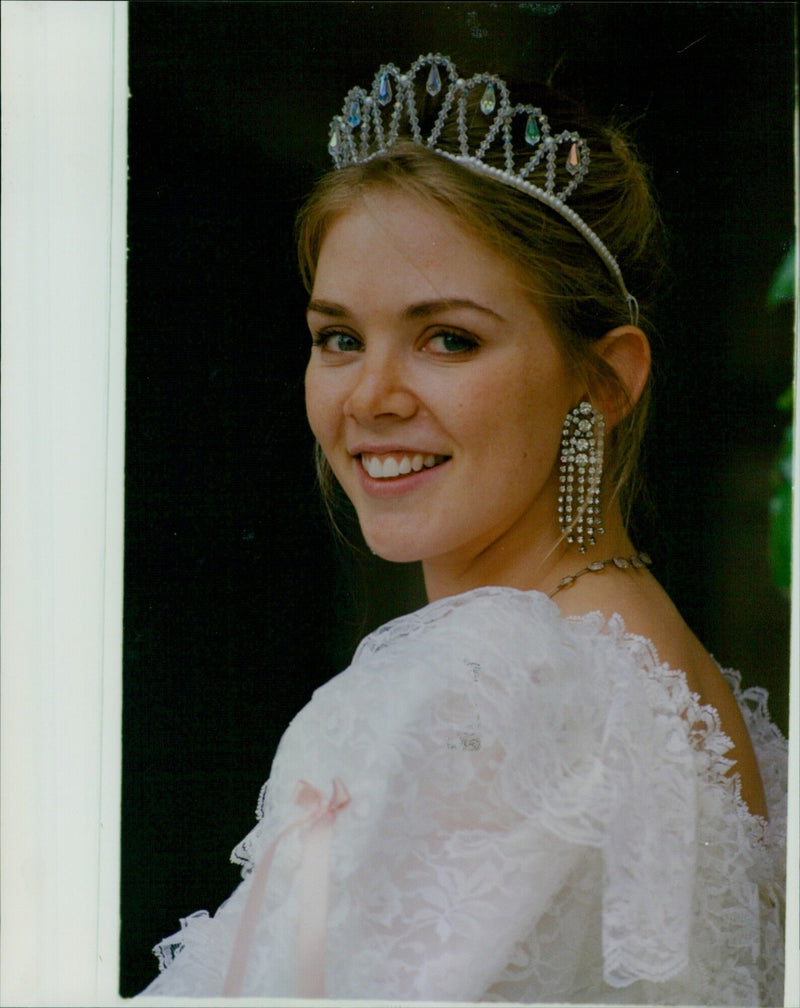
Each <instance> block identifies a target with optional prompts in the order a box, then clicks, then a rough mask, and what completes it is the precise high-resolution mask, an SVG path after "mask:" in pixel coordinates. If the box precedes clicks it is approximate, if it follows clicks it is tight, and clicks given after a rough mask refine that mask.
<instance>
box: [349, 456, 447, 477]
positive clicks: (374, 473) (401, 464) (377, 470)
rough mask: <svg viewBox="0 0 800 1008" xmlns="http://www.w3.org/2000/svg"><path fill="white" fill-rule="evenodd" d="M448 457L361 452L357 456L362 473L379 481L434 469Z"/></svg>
mask: <svg viewBox="0 0 800 1008" xmlns="http://www.w3.org/2000/svg"><path fill="white" fill-rule="evenodd" d="M448 457H449V456H447V455H433V454H430V453H426V454H423V453H422V452H388V453H386V454H380V455H378V454H374V453H371V452H362V453H361V454H360V456H359V458H360V461H361V465H362V466H363V468H364V471H365V472H366V473H367V474H368V475H369V476H370V477H371V478H372V479H379V480H383V479H397V478H398V477H400V476H409V475H411V474H412V473H418V472H422V470H423V469H434V468H436V466H439V465H441V464H442V463H443V462H446V461H447V459H448Z"/></svg>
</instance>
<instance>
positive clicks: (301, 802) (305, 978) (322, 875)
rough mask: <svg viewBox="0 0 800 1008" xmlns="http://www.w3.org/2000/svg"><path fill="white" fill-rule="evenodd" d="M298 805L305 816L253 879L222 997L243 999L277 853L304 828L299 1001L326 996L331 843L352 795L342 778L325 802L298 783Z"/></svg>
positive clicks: (271, 849)
mask: <svg viewBox="0 0 800 1008" xmlns="http://www.w3.org/2000/svg"><path fill="white" fill-rule="evenodd" d="M294 804H295V805H298V806H299V807H300V808H302V809H305V810H306V812H305V815H302V816H301V817H300V818H299V819H296V820H295V821H294V822H292V823H289V825H288V826H286V827H285V828H284V829H282V830H281V832H280V833H279V834H278V835H277V836H276V837H275V839H274V840H273V841H272V843H271V844H270V846H269V847H268V848H267V850H266V852H265V854H264V856H263V857H262V859H261V861H260V862H259V864H258V867H257V868H256V870H255V872H254V873H253V884H252V886H251V888H250V892H249V893H248V896H247V902H246V903H245V906H244V910H243V911H242V917H241V920H240V921H239V927H238V930H237V932H236V938H235V940H234V943H233V950H232V952H231V960H230V964H229V966H228V973H227V976H226V977H225V983H224V985H223V988H222V994H223V996H224V997H236V996H238V995H239V994H240V993H241V990H242V982H243V980H244V971H245V967H246V966H247V960H248V957H249V955H250V948H251V946H252V944H253V938H254V937H255V926H256V921H257V919H258V913H259V910H260V909H261V903H262V901H263V898H264V890H265V889H266V886H267V879H268V878H269V872H270V868H271V867H272V861H273V858H274V857H275V851H276V850H277V849H278V845H279V844H280V842H281V840H283V838H284V837H285V836H287V835H288V834H289V833H291V832H292V831H294V830H296V829H300V828H302V827H306V832H305V837H304V839H303V855H302V860H301V864H300V872H301V889H300V913H299V917H298V936H297V969H298V996H299V997H303V998H307V997H324V996H325V935H326V931H327V920H328V889H329V880H330V852H331V840H332V837H333V825H334V823H335V822H336V817H337V815H338V814H339V812H340V811H341V810H342V809H343V808H345V807H346V806H347V805H349V804H350V795H349V794H348V793H347V788H346V787H345V786H344V784H342V782H341V781H340V780H338V778H337V779H336V780H334V781H333V789H332V792H331V797H330V799H328V800H327V801H326V800H325V797H324V795H323V794H322V792H321V791H320V790H319V789H318V788H315V787H314V786H313V785H311V784H308V783H307V782H306V781H299V782H298V784H297V787H296V789H295V793H294Z"/></svg>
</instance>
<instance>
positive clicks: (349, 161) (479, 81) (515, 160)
mask: <svg viewBox="0 0 800 1008" xmlns="http://www.w3.org/2000/svg"><path fill="white" fill-rule="evenodd" d="M426 71H427V78H426V80H425V91H426V92H427V93H428V94H429V95H430V96H431V98H437V97H439V98H440V105H439V111H438V114H437V115H436V117H435V120H434V122H433V126H432V128H431V130H430V133H429V134H428V135H427V136H424V135H423V132H422V128H421V125H420V121H419V116H418V115H417V104H416V93H415V87H416V84H417V81H418V80H421V78H422V76H423V75H424V74H425V72H426ZM443 75H444V76H446V81H443V80H442V77H443ZM475 88H480V89H482V94H481V99H480V104H479V107H480V110H481V112H482V113H483V114H484V116H486V124H487V129H486V134H485V136H484V137H483V140H482V141H481V142H480V144H479V145H478V146H477V147H474V148H473V149H470V146H469V141H468V137H467V100H468V98H469V95H470V92H472V91H473V90H474V89H475ZM404 111H405V113H406V117H407V123H408V129H409V130H410V132H411V137H410V139H411V140H412V141H413V142H414V143H415V144H418V145H419V146H420V147H427V148H428V149H429V150H432V151H434V152H435V153H436V154H440V155H442V157H446V158H449V159H450V160H451V161H457V162H458V163H459V164H463V165H466V166H468V167H469V168H473V169H476V170H477V171H479V172H482V173H483V174H485V175H488V176H490V177H491V178H494V179H497V180H498V181H499V182H503V183H505V184H506V185H510V186H513V187H514V188H515V189H518V190H520V191H521V192H524V193H527V194H528V195H530V196H533V197H534V199H537V200H539V202H540V203H544V204H545V205H546V206H549V207H550V208H551V209H553V210H555V212H556V213H558V214H560V215H561V216H562V217H563V218H564V219H565V220H566V221H568V222H569V223H570V224H571V225H572V226H573V227H574V228H575V230H576V231H578V232H579V233H580V234H581V235H582V236H583V237H584V238H585V239H586V241H587V242H588V243H589V244H590V245H591V246H592V248H593V249H594V250H595V252H596V253H597V254H598V255H599V256H600V258H601V259H602V260H603V262H604V263H605V265H606V266H607V267H608V270H609V272H610V273H611V274H612V276H613V277H614V278H615V280H616V281H617V283H618V284H619V287H620V290H621V291H622V296H623V298H624V300H625V303H626V305H627V307H628V311H629V313H630V319H631V322H632V323H633V324H634V325H636V324H637V323H638V318H639V308H638V305H637V303H636V298H635V297H634V296H633V295H632V294H629V293H628V289H627V288H626V286H625V281H624V280H623V279H622V272H621V270H620V268H619V265H618V263H617V260H616V259H615V258H614V256H613V255H612V254H611V253H610V252H609V250H608V248H607V247H606V246H605V244H604V243H603V242H602V241H601V239H600V238H599V237H598V235H597V234H596V233H595V232H594V231H593V230H592V229H591V228H590V227H589V225H588V224H586V222H585V221H584V220H583V219H582V218H581V217H580V216H579V215H578V214H577V213H576V212H575V211H574V210H573V209H572V208H571V207H569V206H567V200H568V199H569V197H570V195H571V194H572V193H573V192H574V190H575V189H576V188H577V187H578V186H579V185H580V183H581V182H582V180H583V179H584V178H585V177H586V173H587V172H588V170H589V147H588V145H587V144H586V142H585V141H584V140H583V139H582V137H580V136H579V135H578V134H577V133H574V132H571V131H569V130H565V131H563V132H561V133H553V132H552V130H551V128H550V123H549V121H548V119H547V116H546V115H545V114H544V113H543V112H542V110H541V109H539V108H536V107H534V106H533V105H512V104H511V100H510V97H509V93H508V87H507V85H506V83H505V81H503V80H501V79H500V78H499V77H497V76H495V75H494V74H489V73H479V74H475V76H474V77H470V78H469V80H464V79H463V78H461V77H459V75H458V72H457V70H456V68H455V65H454V64H453V62H452V61H451V60H450V59H448V58H447V57H446V56H442V55H440V54H439V53H436V54H433V53H429V54H428V55H427V56H420V57H419V58H418V59H417V60H415V61H414V63H412V64H411V67H410V68H409V70H408V71H407V72H406V73H401V72H400V71H399V70H398V69H397V67H396V66H395V65H394V64H393V63H386V64H385V65H384V66H382V67H380V68H379V70H378V72H377V73H376V75H375V78H374V80H373V82H372V89H371V90H370V91H365V90H364V88H361V87H353V88H351V89H350V90H349V91H348V92H347V96H346V98H345V100H344V106H343V108H342V114H341V115H338V116H335V117H334V118H333V120H332V121H331V125H330V136H329V141H328V151H329V153H330V155H331V157H332V158H333V161H334V163H335V165H336V167H337V168H345V167H347V166H348V165H353V164H363V163H364V162H366V161H371V160H372V159H373V158H375V157H378V156H380V155H381V154H385V153H386V152H387V151H389V150H390V149H391V148H392V146H393V145H394V144H395V142H396V141H397V140H398V138H399V133H400V125H401V122H402V119H403V112H404ZM450 116H455V118H456V126H457V132H458V150H457V151H452V150H444V149H443V148H442V147H440V146H439V145H438V144H439V137H440V136H441V133H442V130H443V128H444V126H445V123H446V122H447V121H448V118H449V117H450ZM523 121H524V127H522V126H521V124H522V122H523ZM516 123H519V124H520V127H518V128H523V130H524V132H523V136H524V139H525V143H526V144H527V145H528V147H529V148H530V155H529V156H527V157H524V156H520V155H519V154H516V153H515V151H514V142H513V130H514V126H515V124H516ZM404 139H407V138H405V137H404ZM490 150H495V151H496V150H499V151H500V152H501V153H502V155H503V163H504V164H505V168H496V167H495V166H494V165H490V164H487V163H486V161H484V157H485V156H486V154H487V153H488V152H489V151H490ZM562 166H563V167H562Z"/></svg>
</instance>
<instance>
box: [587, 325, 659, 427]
mask: <svg viewBox="0 0 800 1008" xmlns="http://www.w3.org/2000/svg"><path fill="white" fill-rule="evenodd" d="M594 350H595V352H596V353H597V356H598V357H599V358H600V359H601V360H603V361H604V362H605V363H606V364H607V365H608V366H609V367H610V368H611V369H612V370H613V371H614V372H615V373H616V375H617V377H618V378H619V381H620V382H621V384H622V387H623V389H624V390H625V392H626V393H627V394H626V395H620V390H619V388H617V387H615V386H614V384H613V383H611V382H610V381H608V380H606V381H603V379H602V378H600V379H599V381H598V387H597V388H596V389H594V390H593V395H592V398H593V399H594V400H595V401H596V402H597V403H598V405H600V408H601V409H602V410H603V413H604V414H605V417H606V422H607V424H608V426H609V427H614V426H616V424H618V423H619V422H620V420H624V419H625V417H626V416H627V415H628V413H630V411H631V409H632V408H633V407H634V406H635V405H636V403H637V402H638V400H639V397H640V396H641V394H642V392H643V391H644V389H645V386H646V385H647V379H648V378H649V376H650V342H649V340H648V339H647V337H646V336H645V334H644V333H643V332H642V330H641V329H639V328H638V326H633V325H624V326H619V327H618V328H616V329H612V330H611V332H608V333H606V334H605V336H603V337H602V338H601V339H600V340H598V341H597V343H595V345H594Z"/></svg>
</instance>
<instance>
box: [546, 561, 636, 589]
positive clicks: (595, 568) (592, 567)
mask: <svg viewBox="0 0 800 1008" xmlns="http://www.w3.org/2000/svg"><path fill="white" fill-rule="evenodd" d="M652 563H653V561H652V560H651V559H650V557H649V556H648V555H647V554H646V553H634V555H633V556H629V557H623V556H615V557H609V558H608V560H592V562H591V563H589V564H587V565H586V566H585V567H584V568H583V569H582V570H579V571H577V572H576V573H575V574H568V575H567V576H566V577H565V578H561V580H560V581H559V582H558V584H557V585H556V586H555V588H554V589H553V590H552V591H551V592H550V593H549V594H548V596H547V597H548V598H552V597H553V596H554V595H557V594H558V593H559V592H560V591H561V590H562V589H563V588H569V587H570V585H574V584H575V582H576V581H577V580H578V578H580V577H583V575H584V574H599V573H600V571H603V570H605V569H606V567H609V566H611V565H612V564H613V566H614V567H618V568H619V569H620V570H627V569H628V568H629V567H634V568H635V569H636V570H642V568H644V567H650V566H651V565H652Z"/></svg>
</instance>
